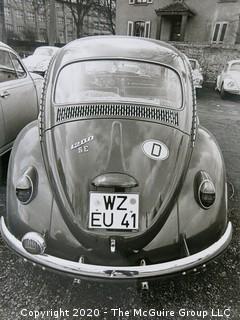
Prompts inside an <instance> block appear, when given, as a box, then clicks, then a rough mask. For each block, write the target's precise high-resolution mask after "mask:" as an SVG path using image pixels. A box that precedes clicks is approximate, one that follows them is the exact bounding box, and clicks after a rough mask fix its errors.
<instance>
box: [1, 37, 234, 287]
mask: <svg viewBox="0 0 240 320" xmlns="http://www.w3.org/2000/svg"><path fill="white" fill-rule="evenodd" d="M1 233H2V237H3V239H4V240H5V242H6V243H7V244H8V246H9V247H10V248H12V249H13V250H14V251H15V252H16V253H17V254H19V255H20V256H22V257H24V258H25V259H27V260H29V261H31V262H32V263H33V264H34V265H35V264H37V265H40V266H41V267H42V268H43V269H44V270H45V269H50V270H54V271H57V272H62V273H64V274H66V275H70V276H73V277H75V278H78V277H80V278H87V279H92V278H93V279H116V280H122V279H127V280H128V279H149V278H152V277H160V276H167V275H174V274H181V273H182V274H186V272H187V271H188V270H194V271H196V270H198V269H200V268H202V267H205V264H206V263H207V262H208V261H210V260H212V259H214V258H216V257H217V256H218V255H219V254H220V253H221V252H222V251H223V250H224V249H226V247H227V246H228V244H229V243H230V240H231V236H232V225H231V222H229V221H228V218H227V185H226V176H225V167H224V162H223V157H222V154H221V151H220V149H219V147H218V144H217V142H216V140H215V139H214V137H213V136H212V134H211V133H210V132H208V131H207V130H206V129H204V128H203V127H201V126H200V125H199V122H198V117H197V110H196V100H195V90H194V85H193V81H192V73H191V68H190V65H189V62H188V61H187V58H186V57H185V56H184V55H182V54H181V53H180V52H179V51H178V50H177V49H175V48H173V47H172V46H170V45H168V44H165V43H163V42H160V41H156V40H150V39H139V38H134V37H117V36H105V37H90V38H83V39H80V40H75V41H73V42H71V43H69V44H68V45H66V46H65V47H64V48H62V49H61V50H60V51H59V52H58V53H57V55H56V56H55V57H54V58H53V60H52V61H51V64H50V66H49V69H48V71H47V75H46V77H45V84H44V86H43V94H42V101H41V111H40V117H39V121H38V122H37V121H34V122H32V123H31V124H29V125H28V126H27V127H25V128H24V129H23V130H22V132H21V133H20V134H19V136H18V138H17V140H16V142H15V145H14V148H13V151H12V155H11V159H10V164H9V172H8V195H7V213H6V216H4V217H2V218H1ZM142 281H144V280H142Z"/></svg>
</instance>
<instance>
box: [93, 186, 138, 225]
mask: <svg viewBox="0 0 240 320" xmlns="http://www.w3.org/2000/svg"><path fill="white" fill-rule="evenodd" d="M138 208H139V195H138V194H135V193H127V194H126V193H100V192H90V212H89V228H93V229H115V230H137V229H138V217H139V210H138Z"/></svg>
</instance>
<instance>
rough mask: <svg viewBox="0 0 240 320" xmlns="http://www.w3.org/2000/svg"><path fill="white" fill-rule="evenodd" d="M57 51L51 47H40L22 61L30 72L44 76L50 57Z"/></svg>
mask: <svg viewBox="0 0 240 320" xmlns="http://www.w3.org/2000/svg"><path fill="white" fill-rule="evenodd" d="M58 50H59V48H57V47H53V46H42V47H38V48H37V49H35V51H34V52H33V54H32V55H30V56H28V57H27V58H24V59H23V62H24V64H25V65H26V67H27V68H28V70H29V71H30V72H35V73H38V74H40V75H42V76H44V74H45V72H46V70H47V68H48V65H49V62H50V60H51V58H52V56H53V55H54V54H55V53H56V52H57V51H58Z"/></svg>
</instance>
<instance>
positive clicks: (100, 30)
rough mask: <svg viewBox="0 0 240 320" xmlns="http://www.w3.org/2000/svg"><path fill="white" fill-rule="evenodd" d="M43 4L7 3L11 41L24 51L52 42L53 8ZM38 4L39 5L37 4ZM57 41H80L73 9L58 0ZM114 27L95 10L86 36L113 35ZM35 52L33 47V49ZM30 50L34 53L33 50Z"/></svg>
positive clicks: (8, 0) (22, 0) (18, 0)
mask: <svg viewBox="0 0 240 320" xmlns="http://www.w3.org/2000/svg"><path fill="white" fill-rule="evenodd" d="M40 3H43V2H42V1H32V0H5V1H4V23H5V33H6V39H7V42H8V43H9V44H10V45H12V46H13V47H17V48H20V47H21V44H23V43H24V44H26V45H27V43H29V44H34V45H35V46H38V45H40V44H45V43H48V42H49V29H50V14H51V12H50V5H49V2H46V5H43V4H40ZM34 4H35V5H34ZM51 28H54V34H55V42H56V44H57V45H64V44H66V43H67V42H69V41H72V40H73V39H76V37H77V32H76V25H75V23H74V19H73V16H72V13H71V10H70V9H69V7H68V6H67V5H66V4H64V3H62V2H57V1H55V8H54V26H52V25H51ZM109 30H110V28H109V26H108V22H107V21H106V18H105V17H104V16H103V15H101V14H99V12H96V11H94V10H92V11H90V12H89V13H88V15H86V17H85V20H84V26H83V36H88V35H99V34H109V33H110V31H109ZM31 49H32V48H31ZM31 49H30V50H31Z"/></svg>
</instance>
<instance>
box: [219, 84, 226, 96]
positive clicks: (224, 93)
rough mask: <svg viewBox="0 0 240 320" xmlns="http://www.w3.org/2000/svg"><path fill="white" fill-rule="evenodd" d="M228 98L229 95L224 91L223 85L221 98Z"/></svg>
mask: <svg viewBox="0 0 240 320" xmlns="http://www.w3.org/2000/svg"><path fill="white" fill-rule="evenodd" d="M226 96H227V93H226V91H225V90H224V88H223V84H222V86H221V91H220V97H221V98H222V99H225V98H226Z"/></svg>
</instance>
